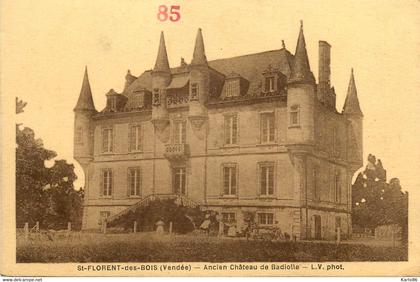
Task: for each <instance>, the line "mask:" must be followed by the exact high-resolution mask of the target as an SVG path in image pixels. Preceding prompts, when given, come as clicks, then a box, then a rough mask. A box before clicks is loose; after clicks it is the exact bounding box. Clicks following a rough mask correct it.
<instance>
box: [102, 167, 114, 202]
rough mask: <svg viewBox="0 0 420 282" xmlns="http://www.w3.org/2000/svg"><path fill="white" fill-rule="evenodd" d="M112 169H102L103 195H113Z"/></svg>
mask: <svg viewBox="0 0 420 282" xmlns="http://www.w3.org/2000/svg"><path fill="white" fill-rule="evenodd" d="M112 184H113V179H112V170H111V169H104V170H102V187H101V194H102V196H111V195H112Z"/></svg>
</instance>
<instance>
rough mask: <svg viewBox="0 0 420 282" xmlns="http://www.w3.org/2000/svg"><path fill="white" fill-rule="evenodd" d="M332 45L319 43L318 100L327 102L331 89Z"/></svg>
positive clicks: (324, 42)
mask: <svg viewBox="0 0 420 282" xmlns="http://www.w3.org/2000/svg"><path fill="white" fill-rule="evenodd" d="M330 62H331V45H330V44H328V42H326V41H322V40H320V41H319V64H318V68H319V69H318V99H319V100H320V101H321V102H325V101H326V100H328V99H327V95H328V94H329V90H330V88H331V83H330V75H331V68H330Z"/></svg>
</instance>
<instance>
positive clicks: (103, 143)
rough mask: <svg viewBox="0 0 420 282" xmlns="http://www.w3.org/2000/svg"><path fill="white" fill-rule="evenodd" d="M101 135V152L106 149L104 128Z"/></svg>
mask: <svg viewBox="0 0 420 282" xmlns="http://www.w3.org/2000/svg"><path fill="white" fill-rule="evenodd" d="M101 135H102V153H104V152H105V150H106V139H105V138H106V137H105V130H104V129H102V130H101Z"/></svg>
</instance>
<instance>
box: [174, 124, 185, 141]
mask: <svg viewBox="0 0 420 282" xmlns="http://www.w3.org/2000/svg"><path fill="white" fill-rule="evenodd" d="M173 142H174V144H185V143H186V142H187V123H186V122H185V121H183V120H176V121H174V132H173Z"/></svg>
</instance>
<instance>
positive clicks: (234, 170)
mask: <svg viewBox="0 0 420 282" xmlns="http://www.w3.org/2000/svg"><path fill="white" fill-rule="evenodd" d="M231 175H232V176H231V179H232V182H231V187H232V188H231V194H232V195H236V193H237V191H236V166H235V167H232V168H231Z"/></svg>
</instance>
